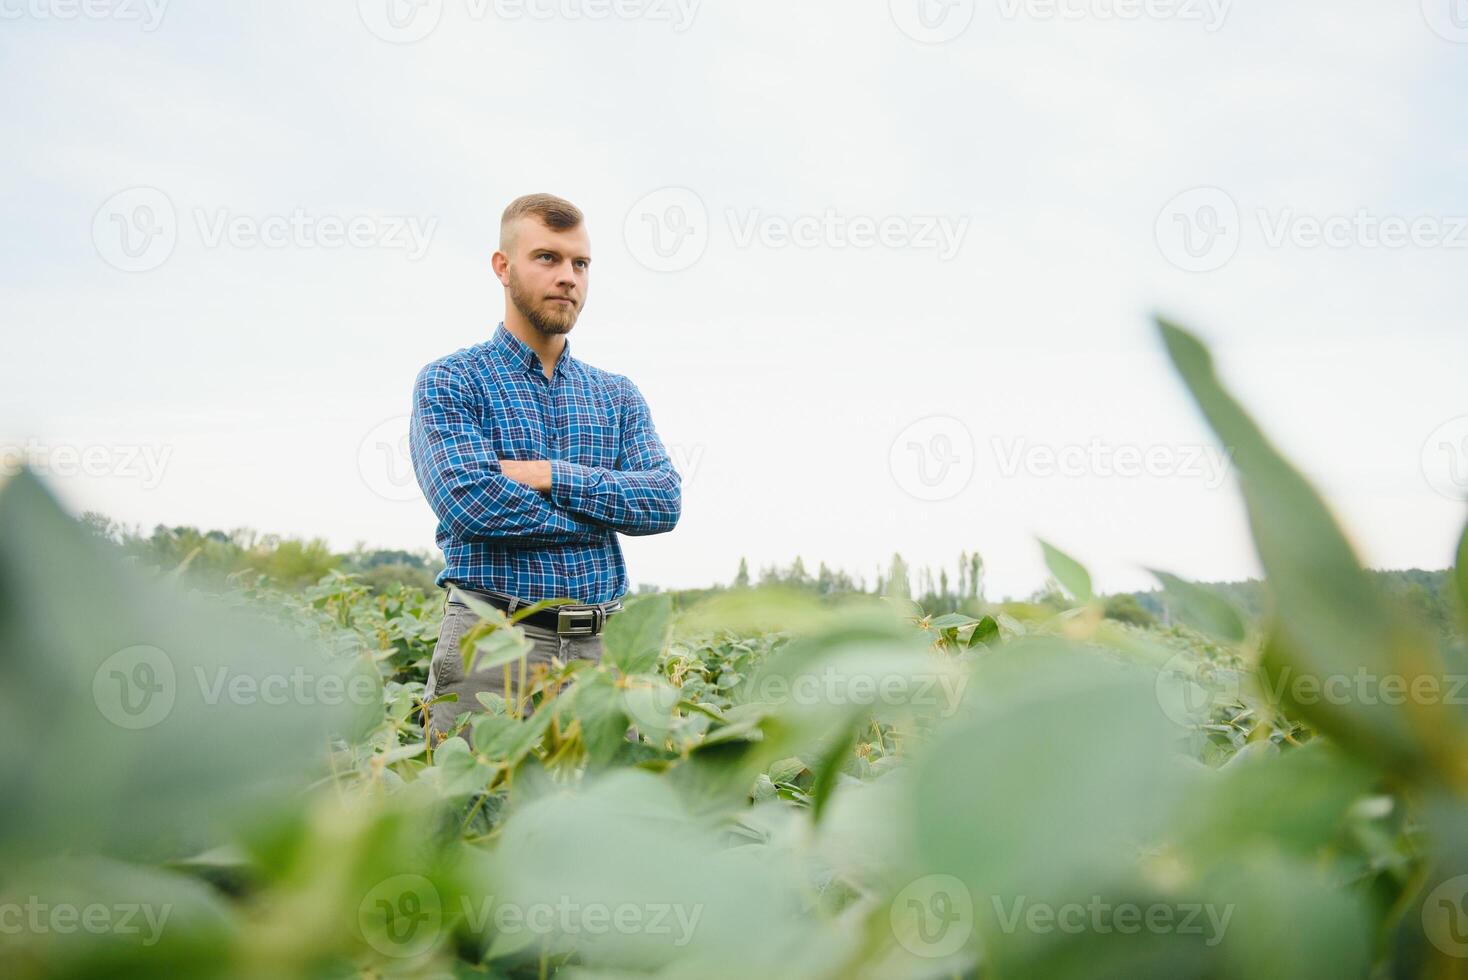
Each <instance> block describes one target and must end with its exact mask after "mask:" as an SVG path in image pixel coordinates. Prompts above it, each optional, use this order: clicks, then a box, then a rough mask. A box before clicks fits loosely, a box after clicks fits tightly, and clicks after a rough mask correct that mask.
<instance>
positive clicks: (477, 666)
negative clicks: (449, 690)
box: [459, 622, 534, 674]
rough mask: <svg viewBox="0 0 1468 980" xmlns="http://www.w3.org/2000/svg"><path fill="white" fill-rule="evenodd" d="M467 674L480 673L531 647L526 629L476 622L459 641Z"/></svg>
mask: <svg viewBox="0 0 1468 980" xmlns="http://www.w3.org/2000/svg"><path fill="white" fill-rule="evenodd" d="M459 648H460V650H461V651H463V654H464V670H465V672H466V673H475V674H478V673H483V672H484V671H486V670H493V669H494V668H496V667H500V666H503V665H504V664H507V663H510V662H512V661H515V660H519V659H520V658H521V657H524V656H526V655H528V654H529V653H530V651H531V650H532V649H534V644H532V643H531V642H530V638H529V637H527V636H526V635H525V631H524V630H522V629H520V628H519V627H516V626H509V625H501V624H498V623H489V622H478V623H475V624H474V626H473V627H471V628H470V629H469V630H468V631H467V632H466V633H465V634H464V638H463V639H462V640H460V641H459Z"/></svg>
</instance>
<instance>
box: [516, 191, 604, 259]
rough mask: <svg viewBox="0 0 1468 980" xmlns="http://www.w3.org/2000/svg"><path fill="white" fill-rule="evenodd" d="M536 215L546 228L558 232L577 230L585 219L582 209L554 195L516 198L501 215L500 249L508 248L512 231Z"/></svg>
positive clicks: (526, 195)
mask: <svg viewBox="0 0 1468 980" xmlns="http://www.w3.org/2000/svg"><path fill="white" fill-rule="evenodd" d="M531 214H533V215H535V217H537V218H539V219H540V220H541V221H543V222H545V225H546V227H548V228H554V229H555V230H556V231H565V230H566V229H568V228H575V227H576V226H578V225H580V224H581V222H582V221H583V220H584V219H585V217H586V216H585V215H583V214H582V213H581V209H580V208H578V207H577V206H576V205H574V204H572V203H571V202H570V201H568V200H566V199H565V198H563V197H556V196H555V195H554V194H525V195H523V196H521V197H517V198H515V199H514V200H513V201H511V202H510V204H509V206H508V207H506V208H505V213H504V214H502V215H500V249H501V250H504V249H506V248H508V246H509V245H510V242H511V241H512V240H513V237H514V236H513V235H512V234H511V231H510V229H511V228H513V227H514V224H515V222H516V221H518V220H519V219H521V218H523V217H525V216H526V215H531Z"/></svg>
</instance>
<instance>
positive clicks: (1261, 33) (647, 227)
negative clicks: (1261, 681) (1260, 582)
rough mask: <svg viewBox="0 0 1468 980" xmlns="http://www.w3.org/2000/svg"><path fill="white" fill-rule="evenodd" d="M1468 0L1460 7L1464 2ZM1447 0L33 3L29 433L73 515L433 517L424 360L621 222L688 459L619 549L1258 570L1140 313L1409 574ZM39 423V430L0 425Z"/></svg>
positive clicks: (1457, 82)
mask: <svg viewBox="0 0 1468 980" xmlns="http://www.w3.org/2000/svg"><path fill="white" fill-rule="evenodd" d="M1454 4H1457V5H1458V6H1457V8H1456V9H1455V7H1454ZM1462 8H1463V4H1462V2H1461V0H1422V2H1421V3H1419V2H1418V0H1407V2H1399V3H1392V4H1385V3H1381V2H1379V0H1343V2H1338V3H1335V4H1331V5H1329V6H1328V7H1322V6H1320V5H1305V4H1281V3H1278V2H1276V0H1237V2H1234V3H1228V2H1224V0H1145V2H1143V0H1060V2H1058V3H1056V2H1051V3H1046V2H1045V0H990V2H979V3H974V2H972V0H892V2H891V3H888V2H886V0H871V2H868V3H863V4H853V3H849V2H836V0H824V2H802V3H790V2H788V0H779V2H776V0H738V2H733V0H704V2H701V3H700V2H697V0H602V2H598V0H499V2H497V3H496V2H493V0H418V2H417V3H413V2H408V0H361V2H360V3H359V2H355V0H333V2H329V3H312V4H305V3H299V2H287V0H259V2H254V3H249V4H227V5H226V4H217V3H205V2H202V0H192V2H187V0H174V2H171V3H164V2H162V0H151V2H147V3H145V2H144V0H125V2H124V0H116V2H114V0H86V3H85V4H80V3H78V2H77V0H0V21H3V22H0V59H3V60H0V81H3V86H4V89H5V91H6V93H7V97H6V99H5V101H4V104H3V107H0V139H3V143H4V145H5V147H6V148H7V156H8V157H9V162H8V164H7V166H6V167H5V169H4V171H3V172H0V216H3V219H4V227H5V229H6V233H5V235H4V236H3V245H0V249H3V254H0V259H3V262H0V304H3V310H4V313H3V329H4V332H5V344H4V351H5V356H4V361H5V364H6V367H7V371H6V383H5V385H4V386H3V388H0V444H3V445H5V446H9V447H17V446H20V447H25V448H27V449H28V450H29V451H30V452H31V453H32V455H35V454H38V453H39V454H41V455H44V456H45V457H46V459H47V462H46V463H45V466H44V469H45V472H46V473H47V478H48V479H49V480H50V481H51V483H52V485H53V486H55V487H56V488H57V490H58V492H59V493H60V494H61V496H62V497H63V499H64V500H65V502H66V503H67V505H68V506H70V507H71V508H73V509H74V510H77V511H80V510H82V509H97V510H101V511H104V512H106V513H107V514H108V515H110V516H112V517H113V518H115V519H118V520H120V521H123V522H125V523H128V524H133V523H138V524H141V525H143V526H144V527H145V528H149V527H151V526H152V525H153V524H155V523H166V524H194V525H198V526H201V527H221V528H232V527H238V526H242V525H248V526H251V527H254V528H257V529H260V530H262V531H270V532H278V533H282V534H296V535H304V536H317V535H320V536H325V537H326V538H327V539H328V540H329V541H330V542H331V543H332V545H333V546H335V547H337V548H348V547H350V546H352V545H353V544H354V543H355V542H358V541H365V542H367V543H368V544H370V545H376V546H383V547H406V548H425V547H432V544H433V528H434V520H433V517H432V515H431V514H430V512H429V510H428V507H427V505H426V504H425V503H424V502H423V500H422V498H421V496H420V495H419V494H418V493H417V491H416V487H415V485H414V484H413V482H412V479H411V471H410V470H409V469H408V467H407V461H406V455H405V444H404V441H403V440H404V436H405V433H406V413H407V411H408V409H409V396H410V391H411V387H412V383H413V379H414V376H415V375H416V373H417V371H418V370H419V368H420V367H421V366H422V365H423V364H424V363H426V362H427V361H429V360H432V359H434V358H436V357H439V356H441V355H443V354H446V353H448V352H450V351H452V350H454V349H456V348H459V347H463V346H467V345H470V344H473V343H476V342H479V341H480V340H482V339H484V338H486V337H487V336H488V335H489V333H490V332H491V331H492V330H493V328H494V325H495V324H496V323H497V322H498V321H499V320H500V319H501V318H502V316H503V309H504V299H503V291H502V289H501V287H500V285H499V283H498V282H497V281H496V280H495V279H494V277H493V274H492V271H491V268H490V261H489V259H490V255H491V253H492V252H493V250H494V247H495V239H496V234H497V226H498V216H499V213H500V211H501V210H502V209H503V207H504V205H505V204H506V203H507V202H508V201H509V200H510V199H511V198H513V197H515V196H517V195H519V194H522V193H527V192H531V191H550V192H552V193H557V194H561V195H563V196H566V197H568V198H570V199H571V200H573V201H574V202H576V203H577V204H578V205H579V206H580V207H581V208H582V209H583V210H584V211H585V212H586V214H587V216H588V229H589V232H590V235H591V240H592V255H593V267H592V278H591V284H592V288H591V289H590V291H589V296H588V304H587V306H586V309H585V311H584V313H583V315H582V317H581V319H580V321H579V322H578V324H577V325H576V327H575V329H574V331H573V332H572V333H571V335H570V339H571V348H572V351H573V354H574V355H575V356H576V357H579V358H582V359H584V360H586V361H588V362H589V363H591V364H594V365H596V366H598V367H602V368H605V369H608V370H611V371H615V372H618V373H623V374H626V375H628V376H629V377H631V378H632V379H633V381H635V382H636V383H637V384H638V386H639V387H640V388H641V389H642V391H643V393H644V394H645V395H646V397H647V399H648V401H649V404H650V405H651V408H652V412H653V418H654V421H655V423H656V425H657V428H658V431H659V432H660V434H661V435H662V438H663V440H664V442H665V443H666V444H667V445H668V447H669V449H670V451H671V452H672V454H673V456H674V459H675V460H676V461H677V462H678V464H679V466H680V468H681V469H682V471H683V474H684V506H683V518H682V522H681V523H680V525H679V526H678V528H677V529H676V530H675V531H674V532H672V533H670V534H667V535H662V536H658V537H652V538H642V539H637V538H631V539H626V538H624V539H623V543H624V548H625V551H626V553H627V557H628V564H629V574H630V576H631V579H632V581H633V582H635V583H636V582H648V583H657V584H660V585H663V586H695V585H703V584H708V583H711V582H715V581H727V580H728V579H729V578H730V577H731V576H732V575H733V572H734V569H735V566H736V565H737V563H738V560H739V557H740V556H741V555H745V556H747V557H748V559H749V561H750V564H751V566H752V567H754V568H756V569H757V568H758V567H759V566H761V565H763V564H766V563H773V562H780V563H786V562H789V561H790V560H791V559H792V558H794V557H795V556H796V555H800V556H802V557H803V558H804V560H805V563H806V565H807V567H809V568H811V569H814V568H815V566H816V563H817V562H818V561H820V560H822V559H824V560H825V561H827V562H828V563H830V564H832V565H835V566H838V567H842V568H845V569H847V570H848V571H850V572H852V573H853V574H863V575H865V576H866V577H867V580H868V582H870V581H871V578H872V576H873V574H874V572H875V570H876V569H877V567H878V565H879V564H885V562H886V561H887V560H888V558H889V557H890V555H891V554H892V552H894V551H900V552H901V553H902V554H903V555H904V557H905V558H907V559H908V561H909V562H910V563H912V564H916V565H922V564H925V563H926V564H931V565H933V566H935V567H936V566H938V565H941V564H947V565H949V566H950V567H951V566H952V564H953V563H954V561H955V559H956V558H957V555H958V553H959V551H960V550H961V549H974V548H977V549H979V550H980V551H981V552H982V553H983V554H984V556H985V558H986V560H987V563H988V567H989V583H990V591H991V594H995V595H998V594H1002V593H1006V592H1007V593H1010V594H1019V593H1024V592H1028V591H1030V590H1032V589H1033V588H1035V587H1036V586H1038V585H1039V584H1040V582H1041V580H1042V578H1043V575H1044V572H1043V565H1042V563H1041V558H1040V552H1039V548H1038V546H1037V545H1036V544H1035V543H1034V539H1035V537H1037V536H1039V537H1044V538H1046V539H1048V540H1051V541H1053V542H1054V543H1055V544H1057V545H1059V546H1060V547H1062V548H1065V549H1067V550H1069V551H1070V552H1071V553H1073V554H1074V555H1075V556H1077V557H1078V558H1080V559H1081V560H1082V561H1084V562H1086V563H1087V564H1088V565H1089V566H1090V567H1091V569H1092V572H1093V574H1094V575H1095V577H1096V578H1097V580H1098V585H1099V586H1100V587H1101V588H1103V589H1107V590H1115V589H1124V588H1133V587H1138V586H1146V585H1147V584H1149V582H1150V580H1149V579H1148V577H1147V576H1146V574H1145V573H1144V572H1143V571H1142V569H1143V567H1160V568H1165V569H1170V570H1173V571H1176V572H1178V573H1180V574H1184V575H1187V576H1192V577H1197V578H1205V579H1225V578H1238V577H1242V576H1246V575H1250V574H1255V573H1256V572H1257V567H1256V565H1255V560H1254V556H1253V552H1252V548H1251V546H1250V544H1249V541H1248V538H1247V533H1246V530H1245V527H1244V523H1243V513H1242V508H1241V506H1240V503H1239V500H1238V494H1237V489H1236V486H1235V483H1234V481H1233V479H1232V476H1231V475H1230V473H1229V472H1228V468H1227V460H1226V457H1224V456H1223V455H1221V453H1222V451H1221V449H1220V448H1218V447H1217V446H1216V444H1215V443H1214V442H1213V441H1212V439H1211V437H1210V436H1209V434H1208V433H1207V431H1206V430H1205V428H1204V427H1203V425H1202V423H1201V421H1200V419H1199V416H1198V415H1197V413H1196V412H1195V411H1194V409H1193V407H1192V405H1191V403H1190V402H1189V401H1188V399H1187V396H1186V394H1185V392H1184V391H1183V389H1182V387H1181V386H1180V384H1179V383H1178V382H1177V381H1176V380H1175V378H1174V376H1173V375H1172V374H1171V372H1170V370H1169V368H1168V366H1167V364H1166V363H1165V360H1164V357H1163V355H1162V352H1161V349H1160V346H1159V344H1158V341H1157V338H1156V336H1155V332H1154V330H1153V328H1152V326H1151V324H1150V314H1151V313H1152V311H1154V310H1162V311H1166V312H1168V313H1169V314H1171V315H1172V316H1174V317H1177V318H1179V319H1181V320H1183V321H1184V322H1186V323H1188V324H1190V325H1192V326H1193V327H1194V328H1196V329H1197V330H1198V331H1199V332H1200V333H1202V334H1203V335H1204V336H1205V337H1206V338H1207V339H1208V340H1209V342H1210V343H1211V344H1212V346H1213V349H1214V350H1215V352H1216V354H1217V357H1218V360H1219V362H1220V366H1221V369H1222V371H1223V373H1224V374H1225V377H1226V379H1227V381H1228V383H1229V384H1230V385H1231V386H1232V387H1233V389H1234V390H1235V391H1236V392H1237V393H1238V394H1239V395H1240V396H1241V397H1242V398H1243V399H1244V401H1245V402H1246V403H1247V404H1248V406H1249V407H1250V409H1251V410H1252V411H1253V412H1254V414H1255V416H1256V417H1257V418H1258V419H1259V420H1260V421H1261V423H1262V424H1263V425H1264V426H1265V428H1266V430H1267V431H1268V432H1270V433H1271V434H1272V435H1273V436H1274V437H1275V438H1276V441H1277V442H1278V443H1279V444H1280V445H1281V446H1282V447H1283V448H1284V449H1285V450H1286V451H1287V452H1288V453H1289V454H1290V455H1291V456H1292V457H1293V458H1294V459H1295V460H1296V461H1297V462H1298V463H1299V464H1300V465H1301V466H1302V467H1303V468H1304V469H1305V470H1306V472H1307V473H1308V474H1309V475H1310V477H1311V478H1312V479H1313V480H1314V481H1315V482H1316V484H1317V486H1319V487H1320V488H1321V489H1322V491H1323V492H1324V493H1325V494H1326V495H1327V496H1328V498H1329V500H1330V502H1331V504H1332V506H1333V507H1334V508H1335V509H1336V512H1337V513H1338V514H1339V515H1340V516H1341V518H1342V519H1343V521H1344V522H1345V523H1346V525H1347V526H1348V527H1349V528H1350V529H1351V532H1352V534H1353V538H1354V540H1355V541H1356V543H1357V544H1358V546H1359V548H1360V550H1361V552H1362V553H1363V556H1364V557H1365V559H1366V560H1368V561H1369V562H1370V563H1372V564H1373V565H1376V566H1379V567H1406V566H1423V567H1445V566H1446V565H1448V564H1449V563H1450V554H1451V547H1452V544H1453V540H1454V536H1455V534H1456V532H1457V531H1458V530H1459V529H1461V527H1462V524H1463V521H1464V517H1465V512H1468V508H1465V505H1464V503H1463V499H1464V498H1465V497H1468V385H1465V383H1464V375H1465V368H1468V329H1465V324H1464V308H1465V294H1464V283H1465V282H1468V181H1465V180H1464V174H1465V173H1468V102H1465V100H1464V98H1463V94H1464V92H1468V10H1465V9H1462ZM12 451H13V449H12Z"/></svg>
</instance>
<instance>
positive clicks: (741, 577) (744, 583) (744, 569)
mask: <svg viewBox="0 0 1468 980" xmlns="http://www.w3.org/2000/svg"><path fill="white" fill-rule="evenodd" d="M734 588H736V589H747V588H749V562H747V561H745V560H744V556H743V555H740V556H739V571H738V572H736V573H735V574H734Z"/></svg>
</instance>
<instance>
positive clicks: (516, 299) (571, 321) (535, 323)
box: [510, 266, 581, 335]
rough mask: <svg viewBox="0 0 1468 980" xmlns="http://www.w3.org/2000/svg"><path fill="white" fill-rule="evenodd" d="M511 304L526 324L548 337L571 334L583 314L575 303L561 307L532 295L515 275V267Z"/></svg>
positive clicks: (512, 272)
mask: <svg viewBox="0 0 1468 980" xmlns="http://www.w3.org/2000/svg"><path fill="white" fill-rule="evenodd" d="M510 302H511V303H514V304H515V309H517V310H519V311H520V315H521V316H523V317H524V318H525V320H526V322H528V323H529V324H530V325H531V326H532V327H534V328H535V329H536V330H538V331H540V332H541V333H543V334H547V335H553V334H560V333H570V332H571V328H572V327H574V326H575V325H576V316H577V314H579V313H580V312H581V311H580V310H579V309H578V308H577V306H576V304H575V302H574V301H573V302H572V303H570V304H567V305H565V306H561V305H560V304H554V303H551V302H550V301H549V300H546V299H544V298H543V297H541V296H535V295H532V294H531V293H530V291H529V290H527V289H525V288H524V286H523V285H522V284H521V282H520V280H519V278H518V277H517V276H516V275H515V269H514V267H513V266H511V268H510Z"/></svg>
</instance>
